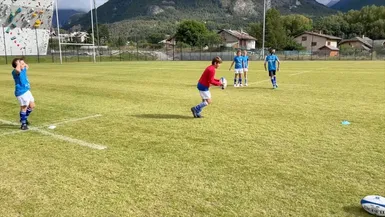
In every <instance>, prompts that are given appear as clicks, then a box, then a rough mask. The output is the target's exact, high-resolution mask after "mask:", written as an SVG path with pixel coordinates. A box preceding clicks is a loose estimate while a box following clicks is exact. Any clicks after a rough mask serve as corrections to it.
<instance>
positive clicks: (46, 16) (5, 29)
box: [0, 0, 54, 56]
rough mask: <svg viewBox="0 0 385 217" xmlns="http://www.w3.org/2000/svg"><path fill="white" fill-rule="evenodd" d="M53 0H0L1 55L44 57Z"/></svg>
mask: <svg viewBox="0 0 385 217" xmlns="http://www.w3.org/2000/svg"><path fill="white" fill-rule="evenodd" d="M53 2H54V0H0V31H1V32H0V56H4V55H8V56H21V55H37V54H39V55H46V54H47V48H48V40H49V33H50V28H51V24H52V15H53Z"/></svg>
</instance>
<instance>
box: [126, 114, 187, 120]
mask: <svg viewBox="0 0 385 217" xmlns="http://www.w3.org/2000/svg"><path fill="white" fill-rule="evenodd" d="M133 116H134V117H137V118H147V119H194V117H193V116H187V115H173V114H140V115H133Z"/></svg>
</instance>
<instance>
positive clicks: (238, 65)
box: [229, 50, 243, 87]
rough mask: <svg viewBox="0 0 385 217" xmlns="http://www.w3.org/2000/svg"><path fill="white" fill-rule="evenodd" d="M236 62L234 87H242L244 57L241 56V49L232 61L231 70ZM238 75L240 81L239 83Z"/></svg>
mask: <svg viewBox="0 0 385 217" xmlns="http://www.w3.org/2000/svg"><path fill="white" fill-rule="evenodd" d="M234 63H235V76H234V87H242V74H243V57H242V56H241V51H240V50H238V51H237V55H236V56H235V57H234V60H233V62H232V63H231V66H230V69H229V71H231V68H232V67H233V65H234ZM237 77H239V79H238V83H237Z"/></svg>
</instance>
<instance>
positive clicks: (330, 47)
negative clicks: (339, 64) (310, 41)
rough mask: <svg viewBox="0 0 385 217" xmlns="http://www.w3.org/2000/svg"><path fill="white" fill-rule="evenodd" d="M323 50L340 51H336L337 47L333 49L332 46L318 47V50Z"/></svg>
mask: <svg viewBox="0 0 385 217" xmlns="http://www.w3.org/2000/svg"><path fill="white" fill-rule="evenodd" d="M324 48H326V49H329V50H331V51H339V50H340V49H338V47H333V46H330V45H324V46H322V47H320V48H319V50H322V49H324Z"/></svg>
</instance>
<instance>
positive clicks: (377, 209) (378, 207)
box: [361, 195, 385, 216]
mask: <svg viewBox="0 0 385 217" xmlns="http://www.w3.org/2000/svg"><path fill="white" fill-rule="evenodd" d="M361 205H362V208H364V209H365V210H366V211H367V212H368V213H370V214H373V215H376V216H385V197H381V196H378V195H369V196H366V197H364V198H362V200H361Z"/></svg>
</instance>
